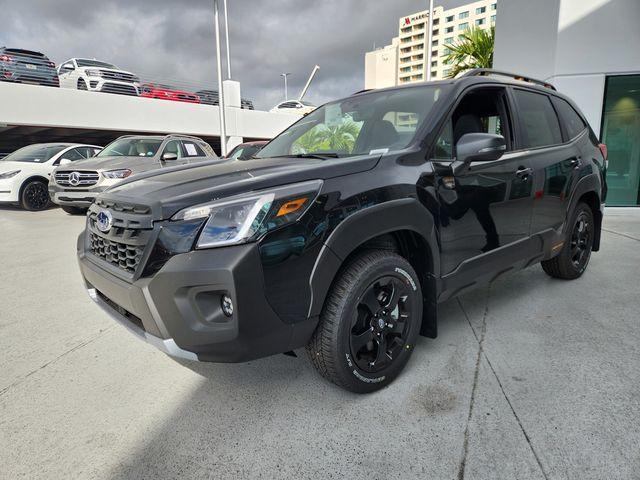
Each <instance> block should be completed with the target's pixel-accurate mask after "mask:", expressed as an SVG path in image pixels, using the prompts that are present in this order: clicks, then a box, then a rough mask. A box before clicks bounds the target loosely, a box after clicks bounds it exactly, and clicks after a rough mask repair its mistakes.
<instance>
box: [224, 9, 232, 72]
mask: <svg viewBox="0 0 640 480" xmlns="http://www.w3.org/2000/svg"><path fill="white" fill-rule="evenodd" d="M224 33H225V36H226V42H227V78H228V79H229V80H231V47H230V46H229V13H227V0H224Z"/></svg>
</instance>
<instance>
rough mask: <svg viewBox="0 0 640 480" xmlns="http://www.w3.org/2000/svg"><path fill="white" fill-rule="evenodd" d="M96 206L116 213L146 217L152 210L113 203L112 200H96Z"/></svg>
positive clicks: (141, 206) (129, 204)
mask: <svg viewBox="0 0 640 480" xmlns="http://www.w3.org/2000/svg"><path fill="white" fill-rule="evenodd" d="M96 205H97V206H99V207H102V208H108V209H109V210H113V211H115V212H124V213H135V214H138V215H146V214H148V213H150V212H151V209H150V208H149V207H147V206H146V205H137V204H135V203H124V202H113V201H111V200H103V199H98V200H96Z"/></svg>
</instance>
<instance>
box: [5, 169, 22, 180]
mask: <svg viewBox="0 0 640 480" xmlns="http://www.w3.org/2000/svg"><path fill="white" fill-rule="evenodd" d="M19 173H20V170H12V171H10V172H5V173H0V180H6V179H7V178H12V177H15V176H16V175H17V174H19Z"/></svg>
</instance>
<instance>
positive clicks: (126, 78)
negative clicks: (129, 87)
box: [100, 70, 135, 82]
mask: <svg viewBox="0 0 640 480" xmlns="http://www.w3.org/2000/svg"><path fill="white" fill-rule="evenodd" d="M100 76H101V77H102V78H104V79H105V80H116V81H118V82H134V81H135V76H133V75H131V74H130V73H122V72H110V71H109V70H100Z"/></svg>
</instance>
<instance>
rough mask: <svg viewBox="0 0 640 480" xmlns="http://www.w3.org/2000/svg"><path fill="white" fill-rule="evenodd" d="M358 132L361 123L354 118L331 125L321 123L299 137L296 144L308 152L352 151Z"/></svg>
mask: <svg viewBox="0 0 640 480" xmlns="http://www.w3.org/2000/svg"><path fill="white" fill-rule="evenodd" d="M358 133H360V125H358V124H357V123H355V122H354V121H352V120H345V121H343V122H341V123H340V124H339V125H335V126H331V127H328V126H327V125H325V124H320V125H316V126H315V127H313V128H312V129H311V130H309V131H308V132H307V133H305V134H304V135H302V136H301V137H300V138H298V140H296V142H295V144H294V145H295V146H296V147H300V148H302V149H304V151H305V152H308V153H312V152H321V151H332V152H348V153H351V151H352V150H353V146H354V145H355V143H356V138H357V137H358Z"/></svg>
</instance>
